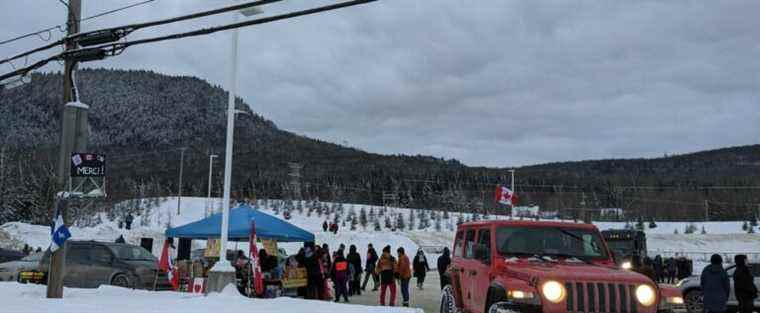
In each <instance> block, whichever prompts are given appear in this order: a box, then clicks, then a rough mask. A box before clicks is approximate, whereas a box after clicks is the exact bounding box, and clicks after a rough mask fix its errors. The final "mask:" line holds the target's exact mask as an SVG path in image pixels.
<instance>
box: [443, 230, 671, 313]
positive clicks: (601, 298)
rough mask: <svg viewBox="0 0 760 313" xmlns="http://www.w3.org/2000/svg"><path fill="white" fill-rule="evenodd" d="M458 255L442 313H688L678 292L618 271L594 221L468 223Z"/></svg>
mask: <svg viewBox="0 0 760 313" xmlns="http://www.w3.org/2000/svg"><path fill="white" fill-rule="evenodd" d="M452 254H453V256H452V262H451V265H450V266H449V268H448V270H447V271H446V274H445V275H444V277H442V278H441V279H443V280H444V282H446V285H445V287H444V288H443V291H442V294H441V309H440V311H441V313H456V312H471V313H476V312H477V313H485V312H488V313H496V312H557V313H560V312H562V313H567V312H590V313H591V312H593V313H606V312H615V313H650V312H652V313H654V312H665V311H671V312H674V311H685V307H684V306H683V298H682V297H681V292H680V291H678V290H677V289H675V288H664V287H661V286H658V285H657V284H655V283H654V282H652V280H651V279H649V278H647V277H646V276H644V275H641V274H638V273H635V272H631V271H626V270H623V269H621V268H619V267H617V266H616V265H615V262H614V261H613V258H612V255H611V253H610V252H609V249H608V248H607V245H606V243H605V242H604V240H603V239H602V236H601V235H600V234H599V230H597V228H596V227H595V226H593V225H590V224H576V223H561V222H536V221H483V222H474V223H465V224H462V225H460V226H459V229H458V230H457V233H456V238H455V239H454V249H453V250H452Z"/></svg>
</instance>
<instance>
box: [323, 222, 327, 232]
mask: <svg viewBox="0 0 760 313" xmlns="http://www.w3.org/2000/svg"><path fill="white" fill-rule="evenodd" d="M327 227H328V226H327V221H325V222H324V223H322V231H323V232H327Z"/></svg>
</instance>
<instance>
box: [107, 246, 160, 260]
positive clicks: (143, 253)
mask: <svg viewBox="0 0 760 313" xmlns="http://www.w3.org/2000/svg"><path fill="white" fill-rule="evenodd" d="M110 248H111V250H112V251H113V253H114V254H116V258H118V259H121V260H125V261H156V260H157V259H156V257H155V256H153V255H152V254H150V252H148V250H145V249H144V248H142V247H137V246H126V245H125V246H121V245H118V246H111V247H110Z"/></svg>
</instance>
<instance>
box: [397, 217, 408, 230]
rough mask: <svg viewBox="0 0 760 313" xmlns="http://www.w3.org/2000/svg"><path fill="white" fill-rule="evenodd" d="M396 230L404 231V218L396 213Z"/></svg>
mask: <svg viewBox="0 0 760 313" xmlns="http://www.w3.org/2000/svg"><path fill="white" fill-rule="evenodd" d="M396 229H397V230H400V231H404V229H406V223H405V222H404V216H403V215H402V214H401V213H398V215H396Z"/></svg>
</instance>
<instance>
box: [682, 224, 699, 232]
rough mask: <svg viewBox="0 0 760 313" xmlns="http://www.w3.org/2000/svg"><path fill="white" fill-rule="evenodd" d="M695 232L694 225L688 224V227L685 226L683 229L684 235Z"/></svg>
mask: <svg viewBox="0 0 760 313" xmlns="http://www.w3.org/2000/svg"><path fill="white" fill-rule="evenodd" d="M696 231H697V226H696V225H694V223H689V225H686V228H685V229H684V231H683V233H684V234H693V233H694V232H696Z"/></svg>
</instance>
